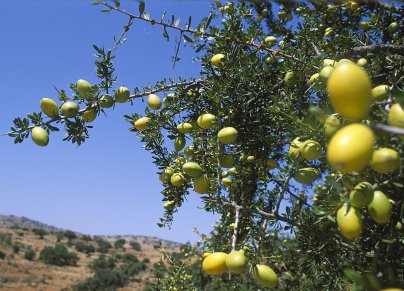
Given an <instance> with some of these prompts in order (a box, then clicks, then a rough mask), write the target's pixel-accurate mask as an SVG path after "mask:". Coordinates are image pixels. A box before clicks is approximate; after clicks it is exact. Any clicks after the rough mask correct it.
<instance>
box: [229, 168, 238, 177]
mask: <svg viewBox="0 0 404 291" xmlns="http://www.w3.org/2000/svg"><path fill="white" fill-rule="evenodd" d="M228 172H229V175H232V176H234V175H237V169H236V168H230V169H229V171H228Z"/></svg>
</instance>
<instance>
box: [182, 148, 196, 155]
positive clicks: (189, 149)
mask: <svg viewBox="0 0 404 291" xmlns="http://www.w3.org/2000/svg"><path fill="white" fill-rule="evenodd" d="M194 151H195V149H194V147H193V146H189V147H186V148H185V150H184V154H185V155H186V156H187V157H190V156H192V155H193V154H194Z"/></svg>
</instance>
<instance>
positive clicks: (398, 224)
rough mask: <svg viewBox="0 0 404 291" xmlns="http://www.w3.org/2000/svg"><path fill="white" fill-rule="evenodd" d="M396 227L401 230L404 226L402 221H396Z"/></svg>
mask: <svg viewBox="0 0 404 291" xmlns="http://www.w3.org/2000/svg"><path fill="white" fill-rule="evenodd" d="M396 228H397V229H398V230H401V229H402V228H403V225H402V223H401V222H400V221H397V223H396Z"/></svg>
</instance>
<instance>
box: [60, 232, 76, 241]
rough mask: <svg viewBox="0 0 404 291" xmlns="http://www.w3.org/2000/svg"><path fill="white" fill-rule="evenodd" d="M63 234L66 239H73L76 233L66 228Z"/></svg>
mask: <svg viewBox="0 0 404 291" xmlns="http://www.w3.org/2000/svg"><path fill="white" fill-rule="evenodd" d="M63 235H64V237H65V238H67V239H68V240H73V239H76V238H77V235H76V233H75V232H74V231H71V230H66V231H65V232H64V233H63Z"/></svg>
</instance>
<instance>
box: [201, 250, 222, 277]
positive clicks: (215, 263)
mask: <svg viewBox="0 0 404 291" xmlns="http://www.w3.org/2000/svg"><path fill="white" fill-rule="evenodd" d="M226 258H227V254H226V253H222V252H215V253H212V254H210V255H209V256H207V257H206V258H205V259H204V260H203V263H202V269H203V270H204V271H205V272H206V273H208V274H209V275H221V274H223V273H224V272H226V271H227V267H226Z"/></svg>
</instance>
